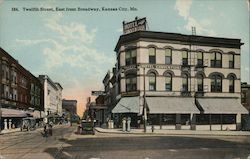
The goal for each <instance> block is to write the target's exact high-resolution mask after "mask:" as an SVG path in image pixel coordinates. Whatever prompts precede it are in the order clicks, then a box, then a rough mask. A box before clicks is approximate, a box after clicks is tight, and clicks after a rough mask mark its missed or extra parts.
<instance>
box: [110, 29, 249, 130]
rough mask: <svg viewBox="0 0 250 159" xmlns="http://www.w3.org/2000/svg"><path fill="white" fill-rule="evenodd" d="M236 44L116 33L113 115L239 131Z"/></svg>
mask: <svg viewBox="0 0 250 159" xmlns="http://www.w3.org/2000/svg"><path fill="white" fill-rule="evenodd" d="M241 45H242V43H241V42H240V39H229V38H217V37H205V36H196V35H183V34H176V33H164V32H152V31H137V32H134V33H130V34H126V35H122V36H120V38H119V41H118V42H117V45H116V47H115V51H116V57H117V64H116V69H115V71H114V72H115V73H114V78H115V80H113V83H114V84H113V86H115V87H116V89H117V90H118V92H117V95H116V98H115V99H116V101H117V102H116V103H117V104H116V105H113V106H111V107H113V109H112V113H113V114H114V117H115V118H119V116H120V117H121V115H122V116H124V115H125V116H130V117H132V120H133V121H132V125H135V126H136V125H137V126H138V125H140V123H142V121H143V120H146V122H147V124H149V125H154V126H155V128H165V129H196V130H225V129H231V130H235V129H240V123H241V114H247V113H248V111H247V110H246V109H245V108H244V107H243V106H242V105H241V104H240V97H241V84H240V47H241ZM111 79H112V78H111ZM114 81H115V82H114ZM117 122H120V120H117Z"/></svg>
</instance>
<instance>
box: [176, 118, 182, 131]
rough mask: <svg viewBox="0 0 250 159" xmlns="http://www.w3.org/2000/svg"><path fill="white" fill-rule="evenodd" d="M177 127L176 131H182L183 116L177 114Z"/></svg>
mask: <svg viewBox="0 0 250 159" xmlns="http://www.w3.org/2000/svg"><path fill="white" fill-rule="evenodd" d="M175 123H176V125H175V129H176V130H180V129H181V114H176V122H175Z"/></svg>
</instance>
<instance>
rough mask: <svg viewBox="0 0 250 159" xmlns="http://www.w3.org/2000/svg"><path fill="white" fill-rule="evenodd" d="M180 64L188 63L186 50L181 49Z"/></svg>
mask: <svg viewBox="0 0 250 159" xmlns="http://www.w3.org/2000/svg"><path fill="white" fill-rule="evenodd" d="M182 65H188V52H187V51H186V50H183V51H182Z"/></svg>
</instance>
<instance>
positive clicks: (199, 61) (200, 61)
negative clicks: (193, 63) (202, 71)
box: [197, 52, 203, 66]
mask: <svg viewBox="0 0 250 159" xmlns="http://www.w3.org/2000/svg"><path fill="white" fill-rule="evenodd" d="M197 66H203V53H202V52H198V53H197Z"/></svg>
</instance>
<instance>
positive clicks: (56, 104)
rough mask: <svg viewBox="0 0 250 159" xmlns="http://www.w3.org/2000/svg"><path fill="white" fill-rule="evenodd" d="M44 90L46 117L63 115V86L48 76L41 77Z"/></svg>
mask: <svg viewBox="0 0 250 159" xmlns="http://www.w3.org/2000/svg"><path fill="white" fill-rule="evenodd" d="M39 79H40V81H41V83H42V84H43V89H44V111H45V113H46V115H49V114H56V115H59V116H61V115H62V89H63V88H62V86H61V85H60V84H59V83H55V82H53V81H52V80H51V79H50V78H49V76H47V75H39Z"/></svg>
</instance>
